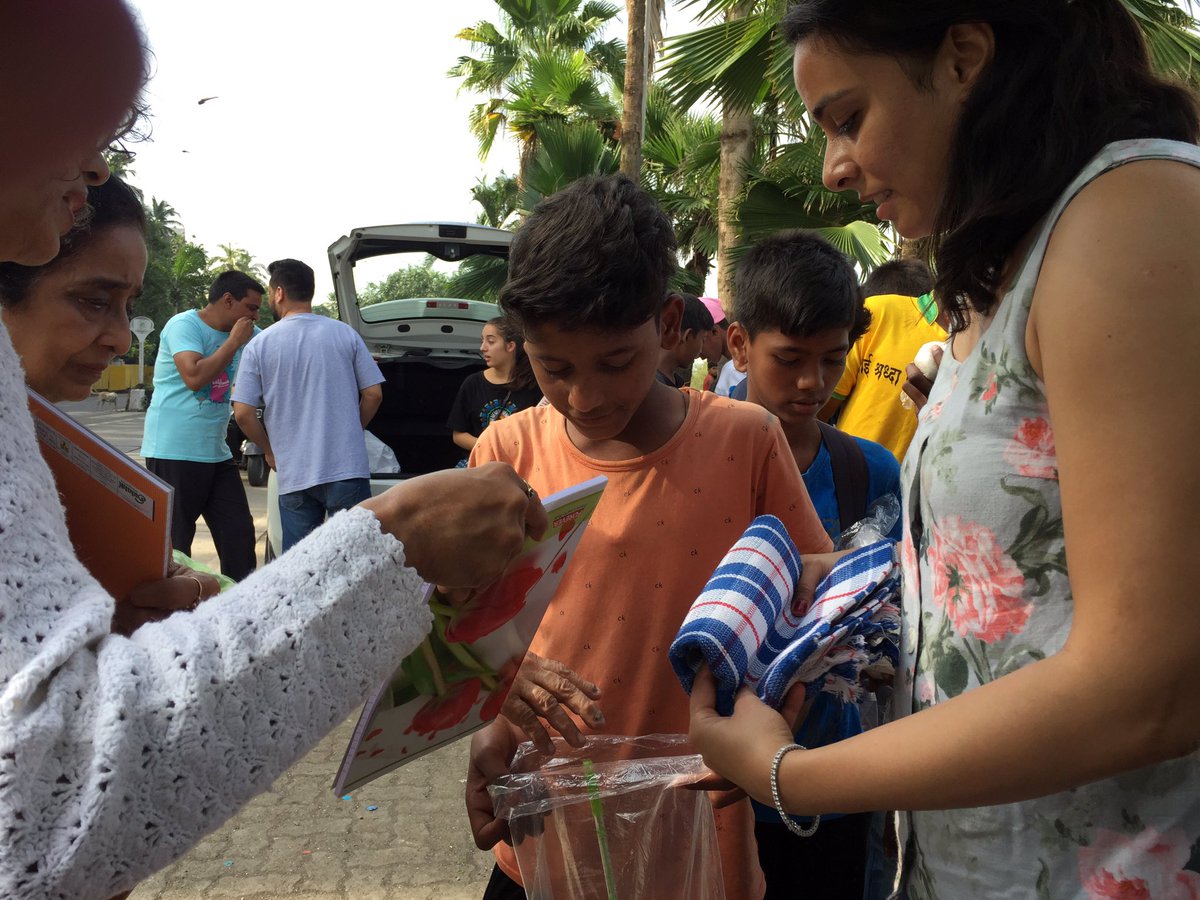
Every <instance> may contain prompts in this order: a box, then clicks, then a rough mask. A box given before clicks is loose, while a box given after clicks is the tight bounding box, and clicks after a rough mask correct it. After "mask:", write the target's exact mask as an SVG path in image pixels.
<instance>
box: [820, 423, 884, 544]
mask: <svg viewBox="0 0 1200 900" xmlns="http://www.w3.org/2000/svg"><path fill="white" fill-rule="evenodd" d="M817 425H819V426H820V428H821V440H823V441H824V442H825V446H826V447H828V448H829V463H830V468H832V469H833V489H834V492H835V493H836V495H837V505H838V519H839V520H840V523H841V526H842V531H843V532H845V530H846V529H847V528H849V527H850V526H851V525H853V524H855V523H856V522H859V521H861V520H862V518H863V517H864V516H865V515H866V514H867V486H868V484H869V482H870V477H871V474H870V472H869V471H868V470H867V457H866V456H865V455H864V454H863V451H862V447H860V446H859V444H858V441H856V440H855V439H854V438H852V437H851V436H850V435H848V434H846V433H845V432H843V431H838V430H837V429H836V428H834V427H833V426H832V425H826V424H825V423H824V422H821V421H818V422H817Z"/></svg>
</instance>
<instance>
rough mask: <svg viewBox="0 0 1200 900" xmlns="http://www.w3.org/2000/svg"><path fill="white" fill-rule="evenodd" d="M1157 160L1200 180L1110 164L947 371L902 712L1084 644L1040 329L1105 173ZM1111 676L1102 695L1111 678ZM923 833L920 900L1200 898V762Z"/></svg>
mask: <svg viewBox="0 0 1200 900" xmlns="http://www.w3.org/2000/svg"><path fill="white" fill-rule="evenodd" d="M1143 159H1173V160H1179V161H1182V162H1185V163H1188V164H1190V165H1193V166H1197V167H1200V149H1197V148H1196V147H1194V146H1191V145H1187V144H1181V143H1176V142H1174V141H1165V140H1137V141H1121V142H1118V143H1113V144H1109V145H1108V146H1106V147H1105V148H1104V149H1103V150H1101V151H1100V153H1099V154H1098V155H1097V156H1096V157H1095V158H1094V159H1093V160H1092V161H1091V162H1090V163H1088V165H1087V166H1085V167H1084V169H1083V170H1082V171H1081V172H1080V173H1079V175H1078V176H1077V177H1076V179H1075V180H1074V181H1073V182H1072V183H1071V184H1070V186H1069V187H1068V188H1067V189H1066V190H1065V191H1064V192H1063V194H1062V196H1061V197H1060V198H1059V200H1058V202H1057V203H1056V204H1055V206H1054V207H1053V209H1052V210H1051V211H1050V213H1049V214H1048V215H1047V216H1046V218H1045V219H1044V220H1043V221H1042V223H1041V224H1040V225H1039V226H1038V228H1039V233H1038V235H1037V240H1036V241H1035V242H1034V244H1033V246H1032V248H1031V249H1030V251H1029V252H1028V255H1027V256H1026V258H1025V260H1024V263H1023V264H1022V266H1021V268H1020V270H1019V272H1018V275H1017V278H1016V279H1015V281H1014V287H1013V288H1012V290H1011V291H1010V292H1009V293H1007V294H1006V295H1005V296H1004V297H1003V298H1002V300H1001V302H1000V303H999V304H998V306H997V308H996V312H995V316H994V319H993V321H992V322H991V324H990V325H989V326H988V328H987V330H986V332H985V333H984V334H983V336H982V337H981V338H980V340H979V342H978V343H977V345H976V346H975V347H974V348H973V349H972V350H971V352H970V354H969V355H968V356H967V358H966V359H965V360H963V361H962V362H961V363H959V362H957V361H955V360H954V358H953V356H952V355H951V354H950V353H946V355H945V357H944V358H943V360H942V365H941V371H940V372H939V374H938V378H937V381H936V382H935V384H934V387H933V390H932V392H931V394H930V396H929V402H928V404H927V405H926V407H925V409H924V410H923V411H922V413H921V417H920V423H919V425H918V428H917V432H916V435H915V437H914V439H913V443H912V447H911V449H910V450H909V452H908V455H907V457H906V458H905V461H904V468H903V472H902V474H901V487H902V489H903V492H904V510H905V519H906V521H905V533H904V542H903V548H902V557H903V563H904V597H903V609H904V638H903V641H902V648H901V666H900V671H899V684H898V689H897V691H896V707H897V714H898V715H903V714H905V713H907V712H911V711H914V710H921V709H925V708H927V707H931V706H933V705H935V704H937V703H940V702H943V701H945V700H948V699H950V698H951V697H955V696H957V695H959V694H961V693H963V692H964V691H967V690H970V689H971V688H974V687H978V686H980V685H981V684H985V683H987V682H989V681H992V680H994V679H997V678H1000V677H1002V676H1004V675H1005V674H1007V673H1009V672H1012V671H1014V670H1016V669H1019V668H1021V667H1022V666H1025V665H1027V664H1029V663H1031V662H1034V661H1036V660H1040V659H1043V658H1044V657H1046V656H1050V655H1052V654H1054V653H1056V652H1058V650H1059V649H1061V648H1062V646H1063V645H1064V643H1065V642H1066V639H1067V634H1068V632H1069V631H1070V628H1071V621H1072V611H1073V601H1072V596H1071V585H1070V582H1069V580H1068V572H1067V562H1066V552H1065V544H1064V540H1063V521H1062V503H1061V498H1060V494H1059V482H1058V464H1057V459H1056V457H1055V445H1054V429H1053V423H1052V422H1051V419H1050V414H1049V410H1048V407H1047V403H1046V396H1045V391H1044V385H1043V383H1042V381H1041V379H1040V378H1039V377H1038V376H1037V374H1036V373H1035V372H1034V370H1033V367H1032V365H1031V364H1030V362H1029V359H1028V357H1027V355H1026V352H1025V326H1026V322H1027V320H1028V317H1029V308H1030V303H1031V301H1032V298H1033V291H1034V286H1035V285H1036V284H1037V279H1038V274H1039V272H1040V269H1041V265H1042V259H1043V257H1044V255H1045V251H1046V246H1047V244H1048V242H1049V240H1050V236H1051V234H1052V233H1053V231H1054V227H1055V225H1056V223H1057V222H1058V219H1059V217H1060V216H1061V215H1062V212H1063V210H1064V209H1065V208H1066V206H1067V204H1068V203H1070V202H1071V200H1072V199H1073V198H1074V197H1075V196H1076V195H1077V194H1078V193H1079V192H1080V191H1081V190H1082V189H1083V188H1084V187H1085V186H1086V185H1087V184H1089V183H1090V182H1092V181H1093V180H1095V179H1096V178H1097V177H1099V176H1100V175H1101V174H1103V173H1105V172H1107V171H1109V170H1110V169H1114V168H1116V167H1117V166H1120V165H1123V164H1125V163H1128V162H1132V161H1135V160H1143ZM1116 664H1117V665H1119V662H1117V663H1116ZM1115 672H1116V670H1114V674H1115ZM1096 674H1097V688H1098V689H1099V686H1100V685H1101V684H1102V683H1103V679H1104V677H1105V674H1104V673H1102V672H1098V673H1096ZM1065 749H1067V752H1069V748H1065ZM908 826H909V827H908V832H909V836H908V841H907V844H906V851H905V877H904V883H905V887H906V890H907V894H908V897H909V898H912V900H918V898H941V900H957V898H964V897H970V898H972V900H985V898H1000V897H1012V898H1018V897H1019V898H1046V900H1050V898H1053V900H1062V898H1080V900H1083V898H1095V897H1130V898H1132V897H1138V898H1142V897H1145V898H1190V897H1200V841H1198V839H1200V754H1198V753H1193V754H1191V755H1188V756H1185V757H1182V758H1179V759H1175V760H1171V761H1169V762H1165V763H1161V764H1159V765H1155V766H1150V767H1147V768H1145V769H1141V770H1137V771H1133V772H1127V773H1124V774H1122V775H1120V776H1118V777H1115V778H1110V779H1107V780H1105V781H1100V782H1096V783H1093V784H1088V785H1084V786H1082V787H1079V788H1076V789H1073V790H1070V791H1064V792H1062V793H1058V794H1053V795H1050V796H1046V797H1042V798H1039V799H1036V800H1031V801H1027V802H1022V803H1010V804H1004V805H999V806H989V807H980V808H971V809H959V810H942V811H925V812H914V813H911V814H909V816H908Z"/></svg>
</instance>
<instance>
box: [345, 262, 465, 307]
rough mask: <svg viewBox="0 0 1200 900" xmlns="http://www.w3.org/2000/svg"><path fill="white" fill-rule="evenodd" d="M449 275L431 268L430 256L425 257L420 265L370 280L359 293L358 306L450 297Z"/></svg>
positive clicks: (451, 295) (451, 294)
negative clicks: (379, 278)
mask: <svg viewBox="0 0 1200 900" xmlns="http://www.w3.org/2000/svg"><path fill="white" fill-rule="evenodd" d="M450 280H451V279H450V276H449V275H447V274H446V273H444V272H439V271H437V270H436V269H435V268H434V267H433V257H432V256H429V255H426V257H425V261H424V262H422V263H421V264H420V265H415V266H406V267H405V268H403V269H398V270H397V271H395V272H393V273H392V274H391V275H389V276H388V277H387V278H385V279H384V280H383V281H373V282H371V283H370V284H368V285H367V286H366V287H365V288H363V289H362V290H360V291H359V292H358V305H359V306H372V305H374V304H376V303H383V302H384V301H385V300H406V299H408V298H410V297H453V296H454V294H453V293H452V292H451V289H450Z"/></svg>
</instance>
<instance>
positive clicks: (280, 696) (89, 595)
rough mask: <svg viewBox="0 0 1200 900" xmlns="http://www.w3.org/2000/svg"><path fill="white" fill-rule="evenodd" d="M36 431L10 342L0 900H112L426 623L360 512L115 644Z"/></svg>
mask: <svg viewBox="0 0 1200 900" xmlns="http://www.w3.org/2000/svg"><path fill="white" fill-rule="evenodd" d="M33 434H34V432H33V425H32V420H31V418H30V416H29V413H28V411H27V410H26V408H25V405H24V388H23V384H22V379H21V373H20V369H19V367H18V366H17V364H16V362H15V354H14V352H13V350H12V346H11V344H10V343H9V340H8V335H7V332H4V331H3V328H0V464H2V465H3V466H4V475H3V478H2V479H0V829H2V832H3V833H2V835H0V897H63V898H66V897H71V898H87V897H96V898H107V897H110V896H112V895H113V894H116V893H118V892H120V891H122V890H127V889H129V888H131V887H132V886H133V885H135V884H136V883H137V882H138V881H139V880H140V879H142V878H143V877H145V876H146V875H148V874H150V873H151V872H153V871H155V870H156V869H159V868H161V867H163V866H164V865H166V864H167V863H169V862H170V861H171V860H173V859H175V858H176V857H178V856H180V855H181V854H183V853H184V852H185V851H186V850H187V849H188V848H189V847H191V846H192V845H193V844H194V843H195V842H196V841H197V840H199V838H200V837H202V836H203V835H204V834H205V833H207V832H208V831H211V830H213V829H214V828H216V827H217V826H218V825H220V824H221V822H222V821H224V820H225V819H227V818H228V817H229V816H231V815H232V814H233V812H234V811H235V810H236V809H238V807H240V806H241V805H242V804H244V803H245V802H246V801H247V800H248V799H250V798H251V797H252V796H254V795H255V794H257V793H259V792H261V791H263V790H265V789H266V788H267V787H269V786H270V784H271V783H272V781H273V780H274V779H275V778H276V776H278V775H279V774H280V773H281V772H282V771H283V770H284V769H285V768H287V766H288V765H290V764H291V763H292V762H293V761H295V760H296V759H297V758H299V757H300V756H301V755H303V754H304V753H305V752H306V751H307V750H308V749H309V748H311V747H312V746H313V744H315V743H316V742H317V740H318V739H319V738H320V737H321V736H322V735H323V734H325V733H326V732H327V731H328V730H329V729H330V728H332V727H333V726H334V725H336V724H337V723H339V722H340V721H342V720H343V719H344V717H345V716H346V715H347V714H348V713H349V712H350V711H351V709H352V708H353V707H354V706H355V704H357V703H360V702H361V701H362V700H363V698H364V697H365V696H366V694H367V693H368V692H369V690H370V688H371V687H372V686H373V685H374V684H375V683H377V682H378V681H379V680H380V679H382V678H384V677H386V676H387V675H388V674H389V673H390V671H391V669H392V668H393V667H394V666H395V665H396V663H397V662H398V661H399V660H400V659H401V658H403V657H404V656H405V655H407V654H408V653H409V652H410V651H411V650H412V649H413V648H414V647H416V645H417V644H418V643H419V642H420V641H421V640H422V638H423V637H424V635H425V634H426V633H427V632H428V630H429V627H430V613H429V610H428V608H427V607H425V606H424V605H423V604H421V603H420V602H419V598H420V591H421V579H420V577H419V576H418V575H417V574H416V572H415V571H414V570H413V569H411V568H407V567H405V565H404V550H403V547H402V545H401V544H400V543H399V542H398V541H396V540H395V539H394V538H392V537H390V536H388V535H385V534H382V533H381V532H380V529H379V524H378V521H377V520H376V519H375V517H374V516H373V515H372V514H371V513H369V512H366V511H364V510H357V509H356V510H351V511H349V512H345V513H341V514H339V515H338V516H336V517H335V518H334V519H332V520H331V521H330V522H328V523H327V524H326V525H325V526H323V527H322V528H320V529H319V530H318V531H316V532H314V533H313V534H312V535H310V536H309V537H308V538H307V539H305V540H304V541H303V542H301V543H300V544H298V545H297V546H296V547H295V548H293V550H292V551H291V552H289V553H287V554H285V555H284V556H283V557H281V558H280V559H278V560H277V561H275V562H274V563H272V564H271V565H270V566H268V567H266V568H264V569H262V570H260V571H258V572H255V573H254V574H253V575H251V576H250V577H249V578H247V579H246V580H245V581H243V582H242V583H241V584H239V585H238V586H237V587H236V588H234V589H232V590H230V591H228V592H226V593H225V594H222V595H221V596H220V597H217V598H214V599H213V600H210V601H208V602H207V603H205V604H204V605H203V606H202V607H200V608H199V609H198V610H197V611H196V612H194V613H177V614H176V615H174V616H172V617H171V618H169V619H167V620H166V621H164V622H162V623H159V624H155V625H148V626H145V627H143V628H141V629H139V630H138V631H137V632H136V633H135V634H134V635H133V636H132V637H131V638H122V637H117V636H114V635H111V634H110V633H109V625H110V621H111V619H112V612H113V599H112V598H111V597H109V596H108V595H107V594H106V593H105V592H104V591H103V589H101V588H100V586H99V585H98V584H97V583H96V582H95V581H94V580H93V579H92V578H91V576H90V575H89V574H88V573H87V572H86V571H85V570H84V569H83V567H82V566H81V565H80V563H79V562H78V561H77V560H76V559H75V556H74V554H73V552H72V551H71V548H70V544H69V542H68V539H67V535H66V529H65V525H64V519H63V512H62V508H61V506H60V504H59V502H58V496H57V494H56V492H55V489H54V485H53V481H52V480H51V476H50V473H49V470H48V469H47V468H46V466H45V465H44V464H43V463H42V460H41V456H40V455H39V453H38V449H37V446H36V441H35V439H34V437H33ZM113 551H114V552H117V553H119V552H120V536H119V535H114V536H113ZM332 775H333V773H332V772H331V773H330V776H331V778H332Z"/></svg>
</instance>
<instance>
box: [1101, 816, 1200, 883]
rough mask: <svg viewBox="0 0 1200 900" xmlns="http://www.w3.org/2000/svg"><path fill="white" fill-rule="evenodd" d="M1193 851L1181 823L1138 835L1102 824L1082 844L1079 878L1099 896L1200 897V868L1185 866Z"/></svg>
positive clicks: (1151, 829) (1148, 829)
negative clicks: (1089, 841)
mask: <svg viewBox="0 0 1200 900" xmlns="http://www.w3.org/2000/svg"><path fill="white" fill-rule="evenodd" d="M1190 855H1191V841H1190V840H1189V839H1188V836H1187V835H1186V834H1184V832H1183V830H1182V829H1179V828H1173V829H1172V830H1170V831H1168V832H1166V833H1165V834H1160V833H1159V832H1158V831H1156V830H1155V829H1153V828H1147V829H1146V830H1145V831H1143V832H1142V833H1141V834H1135V835H1132V836H1131V835H1124V834H1121V833H1119V832H1116V831H1109V830H1108V829H1106V828H1101V829H1099V830H1098V831H1097V833H1096V839H1095V840H1094V841H1093V842H1092V844H1091V846H1089V847H1082V848H1080V850H1079V883H1080V884H1081V885H1082V886H1083V889H1084V890H1085V891H1087V895H1088V896H1089V897H1092V898H1096V900H1099V898H1105V900H1110V898H1111V900H1197V898H1200V874H1197V873H1195V872H1192V871H1190V870H1187V869H1184V866H1185V865H1187V861H1188V858H1189V856H1190Z"/></svg>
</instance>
